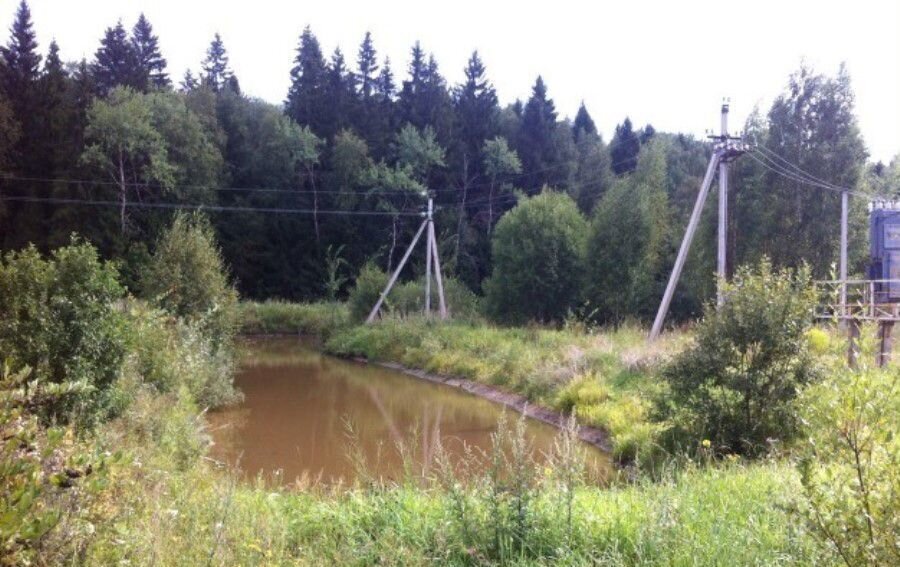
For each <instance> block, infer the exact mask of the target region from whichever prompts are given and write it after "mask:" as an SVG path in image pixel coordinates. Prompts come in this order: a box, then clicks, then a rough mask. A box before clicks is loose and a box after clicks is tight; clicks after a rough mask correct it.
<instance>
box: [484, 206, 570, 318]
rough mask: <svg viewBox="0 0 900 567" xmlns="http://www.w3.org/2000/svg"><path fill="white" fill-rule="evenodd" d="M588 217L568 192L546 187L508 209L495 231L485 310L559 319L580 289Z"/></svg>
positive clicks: (496, 314)
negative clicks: (549, 189) (546, 188)
mask: <svg viewBox="0 0 900 567" xmlns="http://www.w3.org/2000/svg"><path fill="white" fill-rule="evenodd" d="M586 238H587V223H586V221H585V219H584V217H582V216H581V213H580V212H579V211H578V207H577V206H576V205H575V202H574V201H572V199H571V198H570V197H568V196H567V195H564V194H560V193H554V192H552V191H545V192H544V193H542V194H540V195H538V196H537V197H532V198H531V199H527V200H525V201H523V202H521V203H520V204H519V205H517V206H516V207H515V208H514V209H513V210H511V211H510V212H508V213H506V215H504V217H503V218H502V219H500V222H499V223H497V229H496V231H495V233H494V238H493V242H492V247H491V250H492V255H493V261H494V272H493V275H492V276H491V277H490V278H489V279H488V280H487V282H486V283H485V291H486V302H487V311H488V314H489V315H490V316H491V317H493V318H494V319H496V320H498V321H501V322H505V323H525V322H528V321H537V322H539V323H548V322H559V321H562V320H563V319H564V318H565V316H566V314H567V313H568V312H569V310H571V309H573V308H574V307H576V305H577V304H578V300H579V295H580V293H581V283H582V278H581V274H582V272H583V264H584V253H585V252H584V251H585V241H586Z"/></svg>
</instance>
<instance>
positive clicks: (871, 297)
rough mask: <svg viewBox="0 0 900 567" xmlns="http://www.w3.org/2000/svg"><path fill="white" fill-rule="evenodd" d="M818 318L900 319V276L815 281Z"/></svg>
mask: <svg viewBox="0 0 900 567" xmlns="http://www.w3.org/2000/svg"><path fill="white" fill-rule="evenodd" d="M814 286H815V290H816V295H817V297H818V302H817V305H816V311H815V316H816V318H817V319H832V320H838V321H840V320H853V321H884V322H895V321H900V303H898V302H897V300H896V299H895V298H896V297H897V296H898V294H900V280H846V281H842V280H825V281H817V282H815V283H814Z"/></svg>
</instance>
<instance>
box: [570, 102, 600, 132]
mask: <svg viewBox="0 0 900 567" xmlns="http://www.w3.org/2000/svg"><path fill="white" fill-rule="evenodd" d="M596 134H597V126H596V125H595V124H594V119H593V118H591V115H590V113H588V111H587V107H585V106H584V101H581V106H579V107H578V112H577V113H576V114H575V121H574V122H573V123H572V135H573V136H574V137H575V142H578V141H580V140H581V138H582V137H583V136H585V135H588V136H592V135H596Z"/></svg>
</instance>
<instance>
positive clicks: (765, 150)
mask: <svg viewBox="0 0 900 567" xmlns="http://www.w3.org/2000/svg"><path fill="white" fill-rule="evenodd" d="M754 149H756V150H757V151H761V152H763V153H765V154H767V155H768V156H770V158H772V159H776V160H778V161H780V162H781V163H783V164H784V165H786V166H787V167H789V168H790V169H793V170H795V171H796V172H797V173H798V174H799V175H801V176H802V177H806V178H808V179H810V180H811V181H815V182H817V183H822V184H824V185H830V186H832V187H834V188H836V189H841V190H844V188H843V187H840V186H838V185H835V184H834V183H831V182H829V181H825V180H824V179H820V178H818V177H816V176H815V175H813V174H811V173H810V172H808V171H806V170H804V169H802V168H800V166H798V165H796V164H794V163H791V162H789V161H788V160H786V159H785V158H783V157H781V156H780V155H778V154H777V153H775V152H773V151H772V150H770V149H768V148H766V147H765V146H759V145H757V146H754Z"/></svg>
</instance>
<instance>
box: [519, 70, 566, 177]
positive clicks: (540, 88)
mask: <svg viewBox="0 0 900 567" xmlns="http://www.w3.org/2000/svg"><path fill="white" fill-rule="evenodd" d="M555 129H556V106H555V105H554V104H553V100H552V99H550V98H548V97H547V87H546V85H545V84H544V80H543V78H541V77H540V76H538V78H537V80H536V81H535V83H534V87H533V88H532V90H531V98H529V99H528V102H527V103H525V108H524V109H523V110H522V129H521V133H520V141H519V148H518V150H519V154H520V156H521V158H522V165H523V169H524V170H525V171H526V172H532V173H531V174H530V175H528V176H527V177H526V182H527V185H528V188H529V189H531V190H532V191H536V190H538V189H540V188H541V186H542V185H544V184H548V183H552V181H551V180H552V179H553V178H554V176H553V175H552V174H553V173H554V171H553V169H554V168H555V167H557V166H558V165H559V164H558V163H557V156H556V152H555V145H554V130H555Z"/></svg>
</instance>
